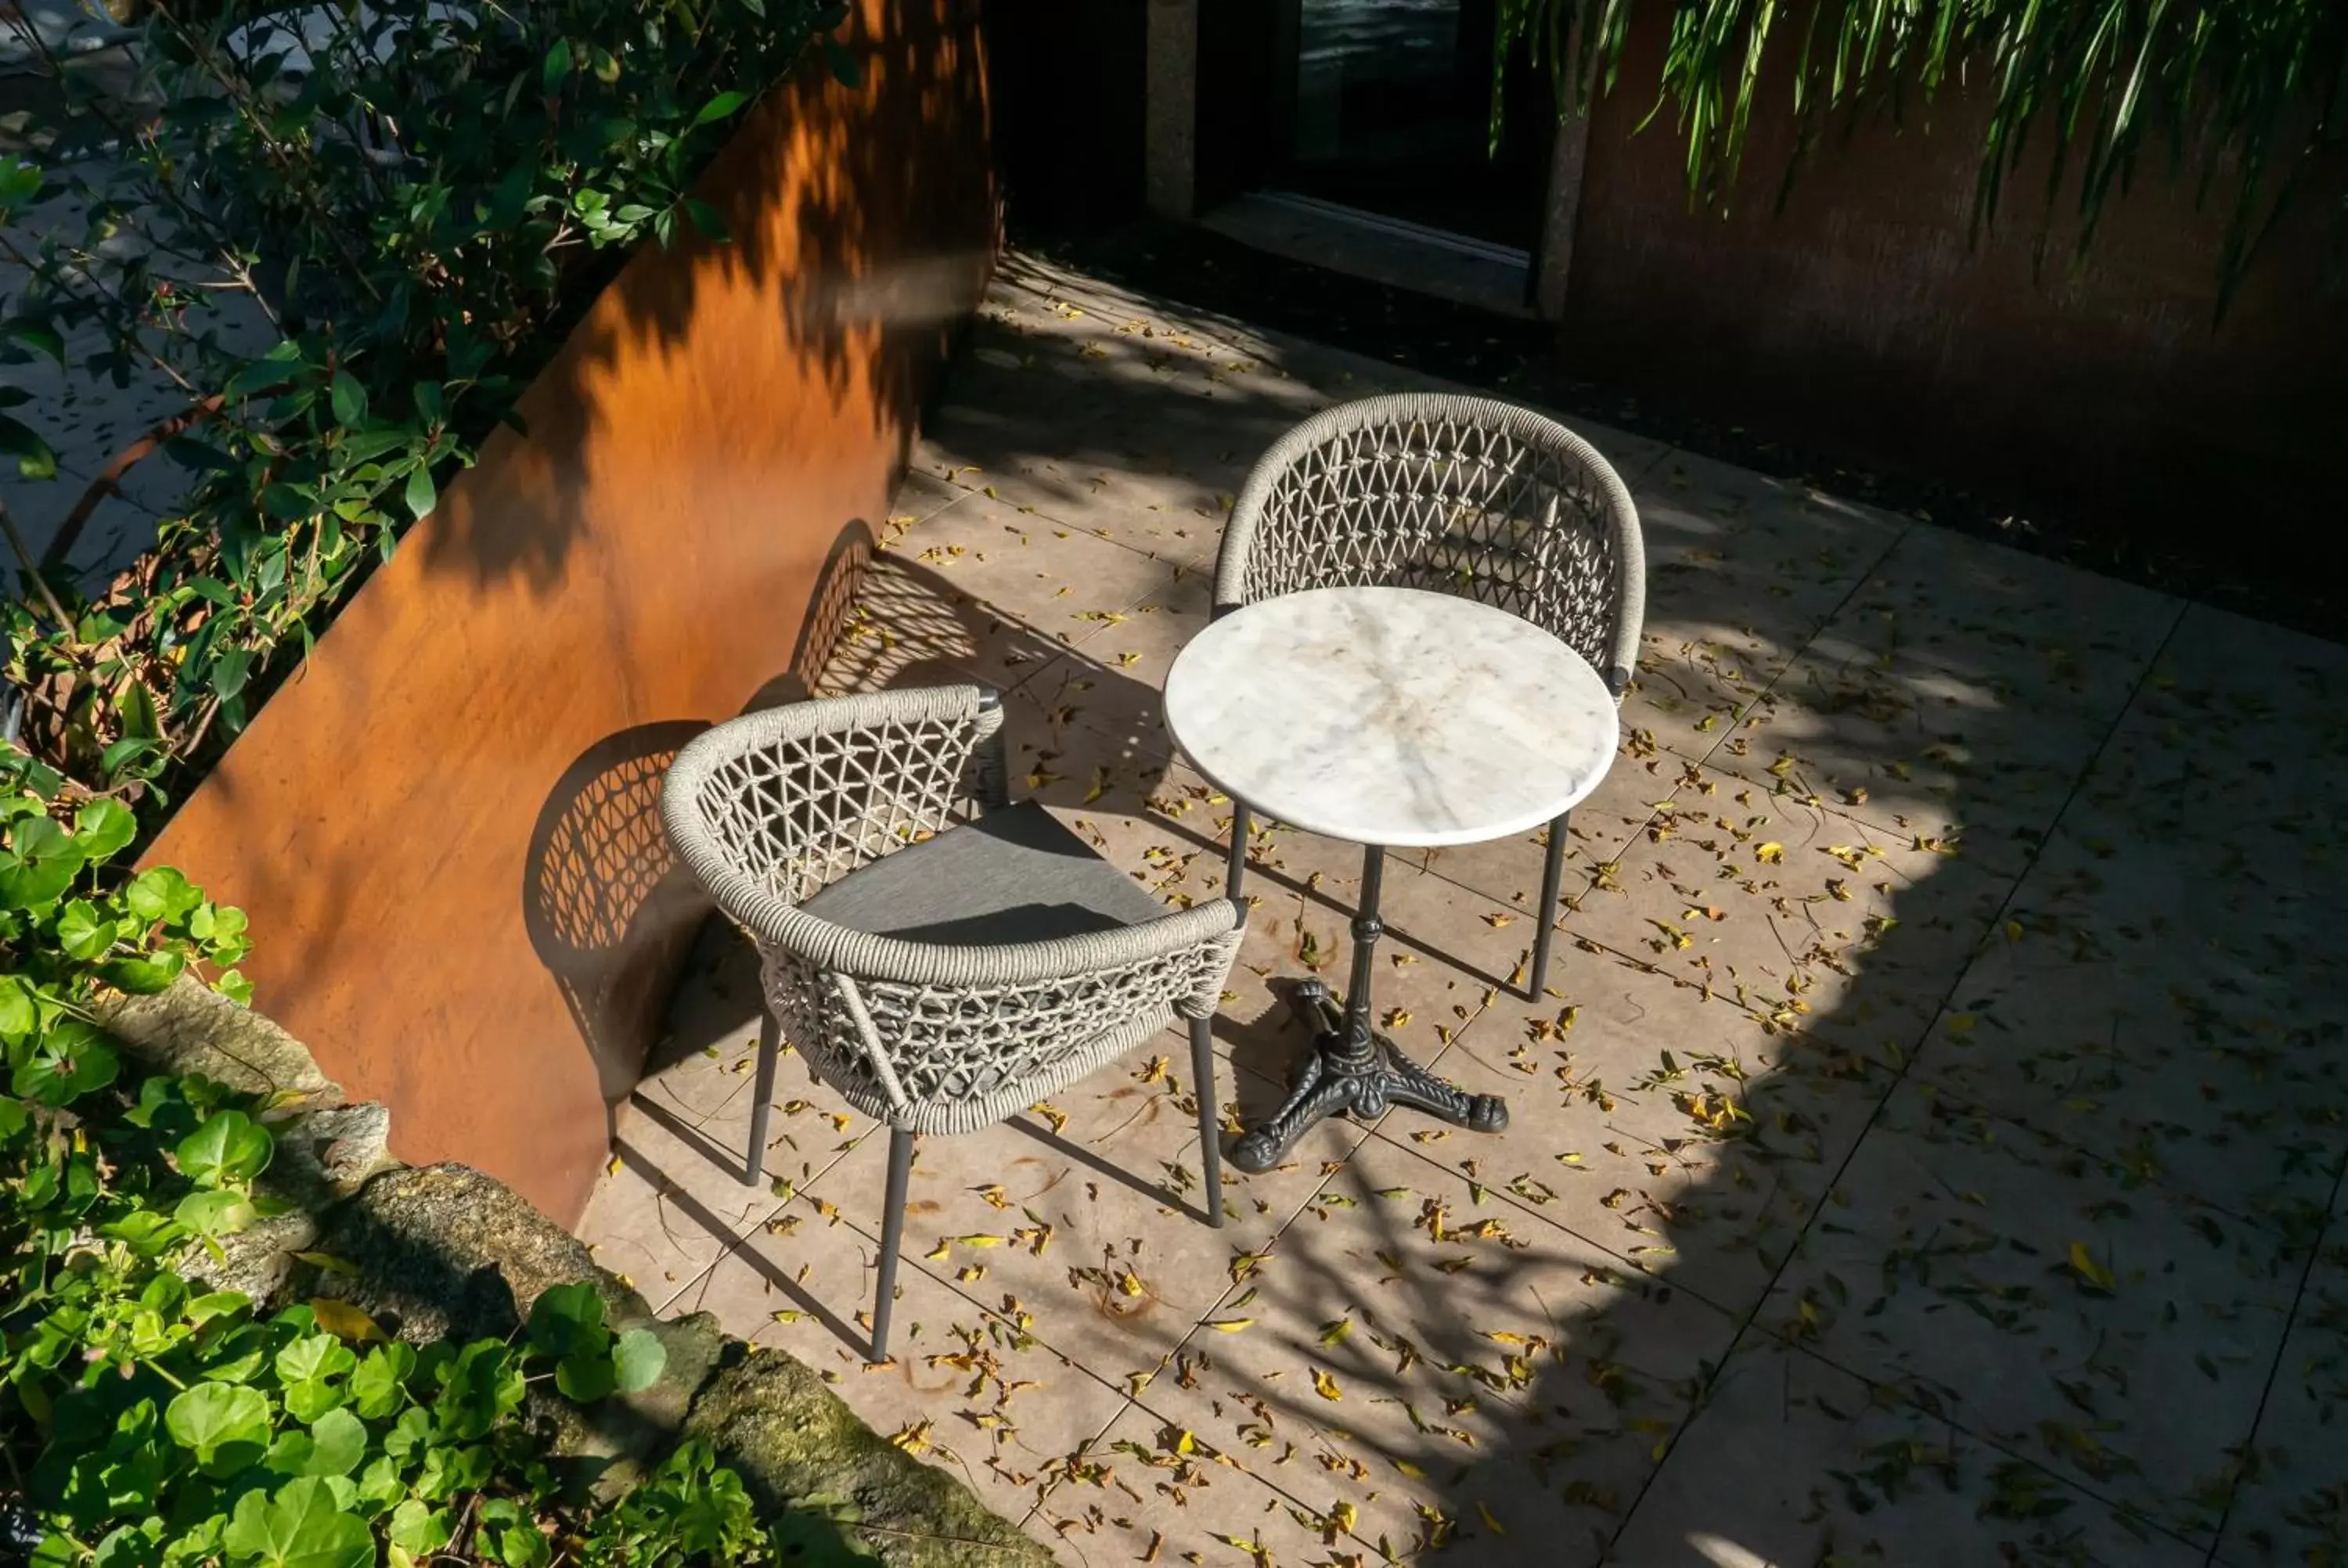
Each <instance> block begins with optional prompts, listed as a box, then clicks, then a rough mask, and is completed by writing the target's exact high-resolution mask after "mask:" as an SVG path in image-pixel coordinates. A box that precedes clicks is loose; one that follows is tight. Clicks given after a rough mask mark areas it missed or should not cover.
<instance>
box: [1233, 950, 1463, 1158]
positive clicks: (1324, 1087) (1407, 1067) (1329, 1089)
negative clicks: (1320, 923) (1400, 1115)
mask: <svg viewBox="0 0 2348 1568" xmlns="http://www.w3.org/2000/svg"><path fill="white" fill-rule="evenodd" d="M1294 1006H1295V1008H1296V1011H1297V1014H1298V1016H1299V1017H1300V1018H1303V1019H1304V1020H1307V1021H1308V1022H1310V1023H1313V1024H1315V1025H1317V1026H1319V1027H1320V1033H1319V1034H1318V1036H1317V1037H1316V1038H1315V1039H1314V1040H1313V1051H1312V1054H1311V1055H1309V1056H1307V1057H1306V1058H1305V1059H1304V1061H1303V1065H1302V1066H1301V1067H1300V1068H1299V1069H1298V1070H1297V1076H1296V1086H1295V1088H1294V1089H1293V1090H1292V1091H1291V1092H1290V1094H1289V1096H1288V1102H1287V1103H1286V1104H1284V1105H1282V1107H1281V1108H1280V1109H1279V1110H1278V1111H1276V1112H1273V1113H1272V1115H1271V1116H1269V1117H1267V1118H1266V1119H1265V1120H1264V1121H1262V1122H1259V1123H1257V1124H1256V1125H1255V1126H1253V1127H1251V1128H1250V1129H1249V1130H1248V1131H1247V1132H1246V1133H1245V1134H1244V1135H1242V1136H1241V1139H1240V1141H1239V1142H1238V1143H1236V1144H1234V1145H1233V1146H1232V1148H1231V1163H1232V1164H1234V1165H1237V1166H1238V1167H1239V1168H1240V1169H1241V1170H1242V1171H1269V1170H1271V1169H1272V1167H1273V1166H1274V1165H1277V1164H1279V1163H1280V1162H1281V1161H1282V1159H1284V1158H1286V1157H1287V1154H1288V1151H1289V1150H1290V1149H1291V1148H1292V1147H1293V1146H1294V1145H1295V1143H1296V1141H1297V1140H1298V1139H1299V1138H1302V1137H1303V1136H1304V1134H1305V1133H1307V1132H1311V1131H1312V1130H1313V1128H1314V1127H1316V1126H1318V1125H1319V1124H1320V1123H1321V1122H1323V1121H1325V1120H1327V1119H1328V1118H1329V1117H1331V1116H1334V1115H1337V1114H1338V1113H1339V1112H1346V1113H1349V1114H1351V1115H1353V1116H1354V1117H1355V1118H1356V1119H1358V1120H1360V1121H1364V1122H1367V1121H1370V1120H1372V1119H1374V1118H1375V1117H1378V1116H1382V1115H1384V1114H1385V1112H1386V1109H1387V1107H1389V1106H1393V1105H1407V1106H1410V1107H1412V1108H1413V1109H1415V1110H1419V1111H1424V1112H1427V1113H1428V1114H1430V1115H1434V1116H1440V1117H1442V1118H1443V1119H1444V1120H1445V1121H1446V1122H1453V1123H1456V1124H1457V1125H1458V1126H1461V1127H1465V1128H1468V1130H1469V1131H1471V1132H1501V1131H1503V1130H1505V1129H1506V1128H1507V1127H1508V1125H1509V1106H1508V1102H1506V1101H1504V1100H1502V1099H1501V1098H1500V1097H1499V1096H1498V1095H1497V1094H1470V1093H1468V1092H1467V1091H1465V1090H1462V1089H1458V1088H1455V1087H1454V1086H1452V1085H1451V1084H1448V1083H1446V1082H1445V1081H1443V1080H1442V1079H1440V1078H1437V1077H1436V1076H1435V1074H1433V1073H1432V1072H1429V1071H1427V1070H1426V1068H1424V1067H1421V1066H1420V1065H1419V1064H1418V1063H1417V1062H1416V1061H1412V1060H1411V1059H1410V1058H1408V1057H1407V1056H1405V1055H1404V1054H1403V1053H1402V1052H1401V1051H1400V1050H1397V1049H1395V1043H1394V1042H1393V1041H1392V1040H1388V1039H1386V1037H1385V1036H1384V1035H1382V1034H1375V1033H1372V1032H1371V1031H1370V1030H1368V1029H1367V1028H1363V1029H1360V1030H1349V1029H1348V1028H1347V1026H1346V1022H1345V1020H1344V1015H1343V1014H1342V1013H1340V1012H1339V1010H1338V1009H1337V1004H1336V1001H1335V999H1334V998H1332V997H1331V996H1330V994H1329V988H1328V987H1326V986H1324V985H1323V984H1322V983H1321V982H1320V981H1318V980H1307V981H1306V982H1304V984H1303V986H1301V987H1299V988H1298V991H1297V996H1296V1000H1295V1003H1294Z"/></svg>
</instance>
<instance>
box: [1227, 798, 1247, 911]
mask: <svg viewBox="0 0 2348 1568" xmlns="http://www.w3.org/2000/svg"><path fill="white" fill-rule="evenodd" d="M1247 846H1248V808H1247V807H1246V806H1245V805H1243V804H1241V803H1240V802H1238V801H1236V800H1235V801H1233V802H1231V853H1230V855H1229V856H1226V857H1225V859H1224V861H1223V897H1226V898H1240V897H1245V896H1246V894H1245V890H1244V889H1245V884H1246V882H1247Z"/></svg>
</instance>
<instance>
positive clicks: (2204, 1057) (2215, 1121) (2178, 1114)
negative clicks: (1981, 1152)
mask: <svg viewBox="0 0 2348 1568" xmlns="http://www.w3.org/2000/svg"><path fill="white" fill-rule="evenodd" d="M2025 893H2026V889H2025ZM2122 919H2123V920H2124V919H2125V916H2123V917H2122ZM2098 930H2101V931H2103V932H2106V933H2108V930H2109V927H2107V926H2101V925H2100V924H2099V923H2091V922H2089V921H2088V920H2085V919H2084V918H2078V917H2066V918H2061V919H2058V918H2057V917H2055V916H2054V915H2052V914H2051V913H2049V912H2048V911H2047V910H2046V909H2045V908H2044V907H2041V906H2034V905H2032V904H2029V903H2028V902H2026V901H2022V900H2018V901H2017V907H2016V908H2015V910H2014V911H2013V917H2012V918H2011V920H2010V921H2009V922H2008V923H2006V924H2005V925H2003V927H2002V928H2001V930H2000V931H1999V933H1998V934H1997V935H1995V936H1993V938H1991V939H1990V940H1989V941H1988V942H1987V943H1985V944H1984V945H1983V947H1982V950H1981V952H1980V954H1979V956H1978V957H1977V958H1975V960H1974V962H1973V965H1972V968H1969V969H1968V970H1967V971H1966V973H1965V977H1964V979H1962V981H1960V982H1959V984H1958V988H1957V991H1956V997H1955V1004H1956V1005H1955V1009H1953V1010H1952V1012H1951V1013H1950V1014H1949V1015H1948V1016H1947V1017H1945V1018H1943V1019H1942V1020H1941V1021H1940V1022H1939V1024H1938V1025H1937V1026H1936V1027H1935V1029H1934V1030H1933V1033H1932V1035H1931V1040H1930V1041H1929V1042H1928V1043H1927V1045H1926V1046H1925V1048H1924V1050H1923V1051H1922V1053H1921V1059H1920V1061H1919V1063H1918V1068H1917V1071H1918V1072H1919V1073H1920V1074H1921V1075H1922V1076H1923V1077H1924V1078H1926V1079H1928V1080H1930V1081H1931V1082H1933V1083H1935V1084H1937V1085H1940V1086H1941V1087H1942V1088H1943V1089H1945V1090H1946V1091H1949V1092H1950V1093H1952V1094H1954V1095H1957V1096H1959V1097H1961V1098H1962V1099H1964V1100H1966V1101H1968V1102H1971V1103H1972V1104H1974V1105H1977V1106H1980V1107H1982V1109H1984V1110H1989V1111H1993V1112H1997V1113H1999V1114H2002V1115H2004V1116H2008V1117H2012V1118H2013V1119H2014V1120H2017V1121H2021V1122H2027V1123H2028V1124H2030V1125H2031V1126H2032V1127H2034V1128H2037V1129H2039V1130H2041V1131H2043V1132H2050V1133H2053V1134H2054V1135H2055V1136H2057V1137H2060V1138H2062V1139H2064V1140H2065V1141H2066V1142H2069V1143H2074V1144H2075V1145H2077V1146H2079V1147H2081V1148H2085V1149H2088V1150H2091V1151H2093V1152H2094V1153H2096V1154H2098V1155H2100V1156H2102V1157H2104V1158H2106V1159H2109V1160H2113V1161H2116V1162H2118V1163H2121V1164H2123V1165H2125V1166H2126V1167H2127V1169H2128V1170H2129V1171H2131V1172H2132V1173H2135V1174H2136V1176H2137V1177H2138V1178H2139V1179H2144V1180H2158V1181H2161V1182H2164V1183H2166V1184H2168V1185H2170V1186H2172V1187H2175V1188H2176V1189H2177V1190H2178V1191H2180V1192H2185V1193H2189V1194H2193V1195H2194V1196H2196V1197H2198V1198H2200V1199H2202V1200H2203V1201H2205V1202H2208V1203H2210V1204H2216V1205H2218V1206H2219V1207H2221V1208H2225V1209H2228V1210H2230V1212H2232V1213H2234V1214H2240V1215H2243V1216H2245V1217H2248V1218H2253V1219H2258V1220H2260V1221H2261V1222H2263V1223H2265V1224H2268V1225H2274V1226H2277V1227H2279V1228H2281V1230H2283V1231H2284V1232H2285V1233H2286V1234H2291V1235H2298V1236H2300V1237H2302V1239H2303V1238H2306V1237H2309V1236H2312V1235H2313V1234H2314V1231H2315V1229H2316V1228H2317V1227H2319V1226H2321V1225H2322V1221H2323V1217H2324V1206H2325V1204H2326V1203H2327V1202H2328V1201H2329V1199H2330V1196H2331V1193H2332V1188H2333V1182H2334V1180H2335V1178H2336V1177H2337V1175H2338V1173H2339V1170H2340V1167H2341V1163H2342V1161H2343V1158H2348V993H2343V991H2342V990H2341V989H2338V988H2337V987H2332V988H2326V987H2324V986H2323V985H2322V983H2321V982H2320V981H2316V980H2314V979H2313V978H2312V976H2311V975H2310V974H2309V972H2308V971H2307V970H2306V969H2305V968H2293V967H2289V966H2285V967H2281V968H2271V969H2270V968H2254V967H2251V966H2250V965H2246V964H2243V963H2240V962H2238V961H2229V960H2228V958H2226V956H2225V955H2223V954H2218V953H2212V952H2209V951H2208V950H2207V949H2204V948H2196V947H2195V946H2194V945H2193V944H2191V943H2190V942H2188V940H2186V939H2185V938H2184V937H2183V935H2182V933H2180V934H2179V935H2178V938H2175V939H2172V940H2168V941H2147V942H2143V943H2130V942H2127V941H2126V940H2125V939H2124V938H2123V939H2117V941H2116V945H2117V946H2118V948H2120V950H2118V951H2112V950H2111V949H2110V948H2107V947H2106V946H2104V945H2103V944H2102V943H2100V942H2097V941H2096V932H2097V931H2098Z"/></svg>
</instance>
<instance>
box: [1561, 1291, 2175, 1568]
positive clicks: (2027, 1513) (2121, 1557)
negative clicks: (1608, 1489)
mask: <svg viewBox="0 0 2348 1568" xmlns="http://www.w3.org/2000/svg"><path fill="white" fill-rule="evenodd" d="M2204 1555H2205V1553H2204V1552H2203V1550H2202V1549H2200V1548H2198V1547H2193V1546H2188V1545H2187V1544H2185V1543H2184V1542H2180V1541H2178V1540H2177V1539H2176V1538H2174V1537H2172V1536H2169V1535H2168V1534H2166V1533H2164V1532H2161V1531H2159V1530H2157V1528H2155V1527H2153V1526H2150V1525H2148V1524H2147V1523H2146V1522H2143V1521H2141V1520H2137V1519H2135V1518H2133V1517H2131V1516H2129V1515H2127V1514H2125V1513H2122V1512H2117V1511H2116V1510H2113V1509H2111V1508H2109V1507H2107V1506H2106V1505H2105V1504H2104V1503H2103V1502H2101V1501H2098V1500H2096V1498H2095V1497H2093V1496H2092V1495H2090V1494H2088V1493H2087V1492H2085V1491H2081V1490H2080V1489H2079V1488H2077V1487H2075V1486H2073V1485H2071V1484H2069V1483H2068V1482H2066V1481H2063V1480H2062V1479H2061V1478H2060V1477H2058V1476H2056V1475H2055V1474H2053V1473H2052V1472H2050V1471H2046V1470H2045V1469H2044V1468H2042V1467H2040V1466H2038V1465H2036V1464H2034V1463H2032V1462H2030V1461H2029V1460H2025V1459H2022V1458H2019V1457H2017V1456H2015V1455H2014V1454H2013V1453H2011V1452H2009V1451H2007V1450H2002V1449H1999V1448H1997V1447H1995V1446H1993V1445H1992V1444H1989V1443H1985V1442H1983V1441H1982V1440H1980V1439H1979V1438H1977V1437H1974V1436H1972V1434H1970V1433H1968V1432H1966V1431H1964V1430H1962V1429H1961V1428H1957V1427H1952V1426H1951V1425H1949V1424H1948V1423H1947V1422H1945V1421H1942V1420H1941V1419H1938V1418H1936V1417H1933V1416H1931V1415H1928V1414H1927V1413H1925V1412H1924V1411H1922V1410H1921V1409H1917V1408H1916V1407H1914V1406H1913V1405H1910V1404H1908V1403H1906V1402H1905V1401H1903V1400H1901V1399H1899V1398H1898V1396H1897V1395H1896V1394H1893V1393H1890V1392H1889V1391H1886V1390H1881V1389H1873V1388H1870V1387H1869V1385H1868V1384H1867V1383H1866V1382H1865V1381H1864V1380H1863V1379H1861V1378H1856V1377H1853V1376H1852V1375H1850V1374H1849V1373H1848V1372H1845V1371H1842V1370H1840V1369H1839V1368H1835V1367H1832V1366H1830V1365H1828V1364H1827V1363H1825V1362H1823V1361H1820V1360H1819V1359H1818V1358H1816V1357H1814V1356H1810V1355H1807V1354H1806V1353H1804V1352H1802V1351H1799V1350H1795V1349H1790V1348H1786V1347H1784V1346H1781V1345H1776V1344H1773V1343H1771V1342H1770V1341H1769V1340H1768V1339H1767V1338H1766V1337H1763V1336H1753V1335H1748V1336H1747V1337H1746V1339H1745V1340H1744V1341H1743V1342H1740V1343H1739V1345H1738V1346H1737V1348H1736V1351H1735V1354H1734V1355H1733V1356H1731V1357H1730V1358H1729V1360H1728V1364H1727V1366H1726V1367H1725V1368H1723V1370H1722V1372H1721V1375H1720V1378H1719V1380H1718V1381H1717V1382H1716V1383H1715V1384H1714V1385H1713V1387H1712V1389H1711V1390H1710V1394H1709V1397H1708V1398H1707V1399H1706V1400H1705V1403H1704V1409H1703V1410H1702V1411H1701V1412H1700V1413H1699V1414H1698V1415H1697V1416H1696V1417H1695V1419H1694V1420H1693V1421H1691V1422H1690V1423H1689V1425H1688V1428H1687V1430H1686V1431H1684V1433H1682V1434H1681V1436H1680V1438H1679V1440H1678V1441H1677V1442H1675V1443H1674V1444H1673V1447H1672V1452H1671V1457H1670V1458H1668V1459H1667V1460H1664V1461H1663V1468H1662V1471H1661V1472H1660V1473H1659V1474H1658V1475H1657V1476H1656V1478H1655V1480H1654V1482H1653V1485H1652V1486H1650V1487H1649V1488H1648V1490H1647V1492H1646V1495H1645V1496H1644V1497H1643V1498H1642V1499H1641V1500H1640V1502H1639V1509H1638V1512H1637V1513H1636V1514H1634V1515H1633V1516H1632V1521H1631V1523H1630V1526H1629V1528H1628V1529H1626V1530H1625V1531H1624V1532H1622V1535H1621V1536H1620V1537H1619V1538H1617V1539H1616V1541H1615V1542H1614V1543H1613V1552H1612V1555H1611V1556H1610V1557H1609V1558H1608V1559H1607V1561H1609V1562H1613V1563H1623V1564H1626V1565H1643V1564H1649V1563H1688V1564H1705V1565H1708V1568H1764V1565H1765V1564H1781V1563H1782V1564H1794V1563H1803V1564H1807V1563H1956V1562H1965V1563H2016V1564H2021V1563H2028V1564H2033V1565H2038V1564H2046V1565H2052V1564H2065V1565H2077V1568H2086V1565H2089V1564H2099V1565H2100V1564H2108V1565H2109V1568H2188V1565H2189V1564H2194V1563H2200V1562H2201V1561H2203V1558H2204Z"/></svg>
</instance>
